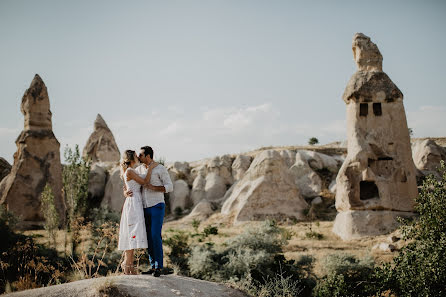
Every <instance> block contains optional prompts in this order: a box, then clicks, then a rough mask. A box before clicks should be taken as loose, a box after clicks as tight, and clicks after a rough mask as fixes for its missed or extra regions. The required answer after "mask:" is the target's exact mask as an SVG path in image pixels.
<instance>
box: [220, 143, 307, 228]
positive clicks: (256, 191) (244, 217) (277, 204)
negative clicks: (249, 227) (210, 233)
mask: <svg viewBox="0 0 446 297" xmlns="http://www.w3.org/2000/svg"><path fill="white" fill-rule="evenodd" d="M307 207H308V204H307V203H306V202H305V200H303V198H302V197H301V195H300V192H299V190H298V189H297V187H296V185H295V183H294V180H293V176H292V175H291V174H290V172H289V170H288V167H287V164H286V162H285V161H284V159H283V158H282V157H281V155H280V153H279V152H277V151H275V150H265V151H262V152H261V153H259V154H258V155H257V156H256V157H255V159H254V160H253V161H252V164H251V166H250V167H249V170H248V171H247V172H246V173H245V176H244V177H243V178H242V179H241V180H240V181H239V182H238V183H237V184H236V185H235V187H234V189H233V191H232V194H231V195H230V197H229V198H228V199H227V200H226V201H225V202H224V204H223V206H222V210H221V212H222V214H224V215H233V216H234V219H235V221H234V222H235V223H237V222H241V221H249V220H263V219H265V218H277V219H283V218H287V217H294V218H297V219H301V218H303V217H304V215H303V210H304V209H305V208H307Z"/></svg>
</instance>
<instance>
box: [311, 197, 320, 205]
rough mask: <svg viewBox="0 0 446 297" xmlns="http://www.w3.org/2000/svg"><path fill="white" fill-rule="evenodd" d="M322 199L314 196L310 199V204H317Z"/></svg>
mask: <svg viewBox="0 0 446 297" xmlns="http://www.w3.org/2000/svg"><path fill="white" fill-rule="evenodd" d="M322 202H323V201H322V198H321V197H316V198H314V199H313V200H311V204H312V205H319V204H321V203H322Z"/></svg>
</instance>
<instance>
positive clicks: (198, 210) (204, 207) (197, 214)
mask: <svg viewBox="0 0 446 297" xmlns="http://www.w3.org/2000/svg"><path fill="white" fill-rule="evenodd" d="M215 209H216V208H215V206H214V205H213V204H212V203H211V202H209V201H207V200H206V199H203V200H201V201H200V202H198V204H197V205H195V207H194V208H193V209H192V211H191V213H190V214H189V215H188V216H187V219H188V220H193V219H196V220H205V219H207V218H208V217H209V216H210V215H212V214H213V213H214V212H215Z"/></svg>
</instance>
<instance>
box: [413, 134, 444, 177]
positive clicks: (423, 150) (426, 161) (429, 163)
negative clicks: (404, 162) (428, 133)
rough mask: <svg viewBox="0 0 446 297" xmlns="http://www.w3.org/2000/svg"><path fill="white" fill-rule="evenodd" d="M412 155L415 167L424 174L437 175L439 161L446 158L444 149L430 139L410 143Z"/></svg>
mask: <svg viewBox="0 0 446 297" xmlns="http://www.w3.org/2000/svg"><path fill="white" fill-rule="evenodd" d="M412 157H413V161H414V163H415V167H416V168H417V169H418V170H421V172H422V173H423V174H424V175H428V174H434V175H438V172H437V167H440V161H441V160H443V161H445V160H446V149H445V148H443V147H441V146H439V145H438V144H436V143H435V141H433V140H431V139H424V140H416V141H414V142H413V143H412Z"/></svg>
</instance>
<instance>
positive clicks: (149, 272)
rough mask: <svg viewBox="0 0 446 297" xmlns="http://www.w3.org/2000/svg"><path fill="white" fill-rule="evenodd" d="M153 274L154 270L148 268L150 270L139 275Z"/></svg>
mask: <svg viewBox="0 0 446 297" xmlns="http://www.w3.org/2000/svg"><path fill="white" fill-rule="evenodd" d="M154 272H155V269H153V268H150V269H149V270H147V271H144V272H141V274H152V273H154Z"/></svg>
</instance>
